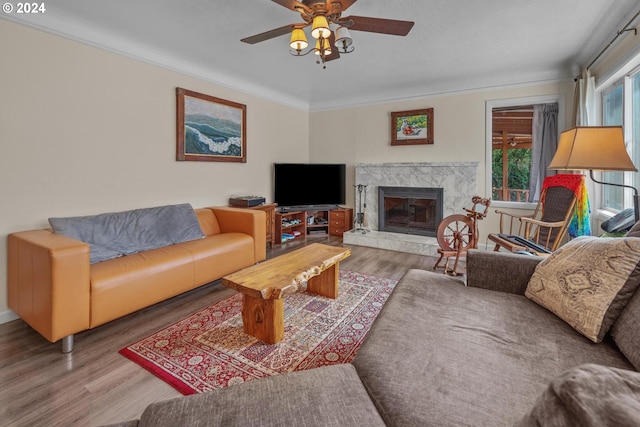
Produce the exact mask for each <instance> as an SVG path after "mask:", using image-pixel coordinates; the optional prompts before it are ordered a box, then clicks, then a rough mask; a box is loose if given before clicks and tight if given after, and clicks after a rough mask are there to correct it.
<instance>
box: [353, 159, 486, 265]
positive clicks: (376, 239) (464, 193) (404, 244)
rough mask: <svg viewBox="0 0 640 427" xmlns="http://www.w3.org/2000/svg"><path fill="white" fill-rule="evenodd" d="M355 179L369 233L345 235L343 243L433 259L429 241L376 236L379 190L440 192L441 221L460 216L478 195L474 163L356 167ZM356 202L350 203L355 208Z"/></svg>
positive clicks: (433, 246)
mask: <svg viewBox="0 0 640 427" xmlns="http://www.w3.org/2000/svg"><path fill="white" fill-rule="evenodd" d="M355 178H356V179H355V184H363V185H366V186H367V188H366V192H367V199H366V205H367V209H366V211H365V214H364V226H365V228H367V229H368V230H371V232H370V233H367V234H360V233H350V232H346V233H345V234H344V242H345V243H351V244H356V245H362V246H373V247H379V248H383V249H392V250H398V251H401V252H411V253H419V254H423V255H435V254H436V253H437V252H436V250H437V248H438V244H437V242H436V241H435V238H433V237H426V236H411V235H402V234H398V233H384V232H379V231H378V187H379V186H384V187H431V188H442V189H443V190H444V200H443V217H444V218H446V217H447V216H448V215H452V214H455V213H460V214H462V213H464V208H465V207H467V208H468V207H470V206H471V205H472V202H471V198H472V197H473V196H476V195H478V162H433V163H359V164H357V165H356V177H355ZM356 197H357V194H356ZM357 202H358V201H357V200H355V201H354V206H356V207H357V206H358V203H357ZM363 202H364V200H363ZM421 242H424V245H422V244H421Z"/></svg>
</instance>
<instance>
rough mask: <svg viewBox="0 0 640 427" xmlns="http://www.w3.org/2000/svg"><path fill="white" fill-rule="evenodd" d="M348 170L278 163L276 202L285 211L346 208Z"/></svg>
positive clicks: (276, 164) (324, 164)
mask: <svg viewBox="0 0 640 427" xmlns="http://www.w3.org/2000/svg"><path fill="white" fill-rule="evenodd" d="M345 169H346V167H345V165H344V164H327V163H275V164H274V197H273V201H274V202H276V203H277V204H278V206H280V207H284V208H286V207H289V208H290V207H310V206H319V205H321V206H335V205H341V204H344V202H345Z"/></svg>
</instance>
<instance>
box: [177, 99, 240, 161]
mask: <svg viewBox="0 0 640 427" xmlns="http://www.w3.org/2000/svg"><path fill="white" fill-rule="evenodd" d="M176 104H177V107H176V111H177V126H176V127H177V131H176V160H178V161H196V162H241V163H246V161H247V127H246V123H247V106H246V105H244V104H238V103H237V102H232V101H228V100H226V99H221V98H216V97H214V96H209V95H205V94H202V93H198V92H193V91H190V90H187V89H182V88H176Z"/></svg>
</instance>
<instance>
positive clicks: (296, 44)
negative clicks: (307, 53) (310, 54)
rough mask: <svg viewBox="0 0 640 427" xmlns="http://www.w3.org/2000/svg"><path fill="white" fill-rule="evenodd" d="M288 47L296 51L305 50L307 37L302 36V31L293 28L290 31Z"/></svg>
mask: <svg viewBox="0 0 640 427" xmlns="http://www.w3.org/2000/svg"><path fill="white" fill-rule="evenodd" d="M289 46H291V49H296V50H302V49H306V48H307V46H309V43H307V36H306V35H305V34H304V30H303V29H302V28H294V29H293V31H291V40H290V41H289Z"/></svg>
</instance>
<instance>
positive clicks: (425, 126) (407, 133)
mask: <svg viewBox="0 0 640 427" xmlns="http://www.w3.org/2000/svg"><path fill="white" fill-rule="evenodd" d="M419 144H433V108H425V109H423V110H410V111H398V112H395V113H393V112H392V113H391V145H419Z"/></svg>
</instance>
